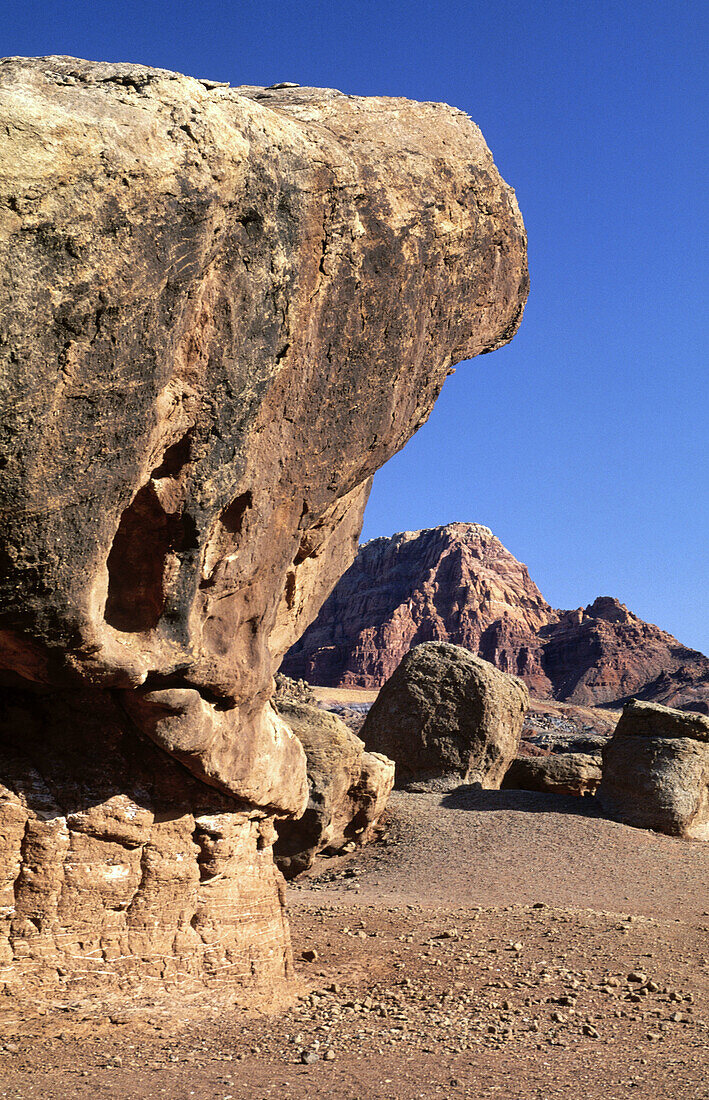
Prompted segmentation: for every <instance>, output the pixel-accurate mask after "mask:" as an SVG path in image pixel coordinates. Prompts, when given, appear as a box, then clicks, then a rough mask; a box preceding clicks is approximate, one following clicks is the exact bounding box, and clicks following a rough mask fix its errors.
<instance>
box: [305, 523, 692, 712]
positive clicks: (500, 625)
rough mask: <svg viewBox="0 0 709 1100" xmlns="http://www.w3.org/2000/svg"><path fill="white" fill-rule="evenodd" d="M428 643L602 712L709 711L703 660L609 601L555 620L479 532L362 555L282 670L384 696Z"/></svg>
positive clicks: (542, 693)
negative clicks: (412, 654)
mask: <svg viewBox="0 0 709 1100" xmlns="http://www.w3.org/2000/svg"><path fill="white" fill-rule="evenodd" d="M426 641H444V642H451V643H453V644H455V645H460V646H464V647H465V648H466V649H469V650H471V652H473V653H477V654H478V656H480V657H482V658H483V659H484V660H486V661H490V662H491V663H492V664H494V665H495V666H496V667H497V668H499V669H501V670H502V671H503V672H509V673H510V674H512V675H515V676H521V677H522V679H523V680H524V681H525V683H526V684H527V686H528V687H529V689H530V691H531V692H532V694H533V695H536V696H537V697H539V698H554V699H560V700H565V701H568V702H571V703H576V704H579V705H581V706H598V705H603V704H605V703H609V702H615V703H618V702H622V701H625V700H627V698H628V697H630V696H635V695H638V696H641V697H642V698H645V699H648V700H653V701H655V702H660V703H666V704H668V705H672V706H676V707H680V708H682V709H690V710H701V711H704V712H705V713H709V660H708V659H707V658H706V657H705V656H703V654H701V653H698V652H697V651H696V650H692V649H688V648H687V647H686V646H683V645H681V644H680V643H679V642H678V641H677V639H676V638H673V637H672V635H670V634H667V633H666V632H665V631H664V630H660V629H659V628H658V627H656V626H654V625H653V624H652V623H646V622H643V620H642V619H639V618H638V617H637V616H636V615H633V613H632V612H631V611H629V610H628V608H627V607H625V605H624V604H621V603H620V602H619V601H618V600H616V599H613V598H612V597H609V596H602V597H599V598H598V599H597V600H595V601H594V602H593V603H592V604H589V605H588V607H585V608H577V609H576V610H573V611H558V610H555V609H554V608H552V607H551V606H550V605H549V604H548V603H547V601H546V600H545V599H544V597H543V596H542V594H541V592H540V591H539V589H538V588H537V586H536V585H535V584H534V582H533V581H532V579H531V578H530V576H529V572H528V570H527V567H526V565H523V564H522V563H521V562H519V561H517V559H516V558H515V557H514V556H513V555H512V554H511V553H510V552H509V550H506V549H505V547H504V546H503V545H502V543H501V542H500V540H499V539H498V538H496V537H495V535H493V533H492V532H491V531H490V530H489V529H488V528H487V527H483V526H481V525H480V524H477V523H450V524H448V525H446V526H444V527H434V528H430V529H429V530H425V531H404V532H403V533H401V534H398V535H393V536H392V537H391V538H378V539H372V540H371V541H370V542H368V543H366V544H365V545H364V546H362V547H361V548H360V551H359V553H358V555H357V558H356V559H355V562H354V563H353V565H352V566H351V567H350V569H349V570H348V571H347V573H345V575H344V576H343V577H342V579H341V580H340V581H339V583H338V584H337V586H336V587H335V589H334V591H333V592H332V594H331V596H330V597H329V598H328V600H327V601H326V602H325V604H324V605H323V608H322V610H321V612H320V614H319V615H318V617H317V619H316V620H315V622H314V623H313V624H312V625H311V626H310V627H309V628H308V630H307V631H306V632H305V634H304V635H303V637H302V638H301V639H300V641H298V642H297V643H296V644H295V646H293V648H292V649H291V651H290V652H289V653H288V655H287V656H286V659H285V661H284V664H283V669H284V671H285V672H287V673H288V674H289V675H294V676H304V677H305V678H306V679H307V680H310V681H311V682H312V683H314V684H324V685H329V686H332V687H335V686H340V685H342V686H358V687H378V686H380V685H381V684H382V683H384V681H385V680H386V679H387V677H388V676H390V675H391V674H392V672H393V671H394V669H395V668H396V666H397V665H398V663H399V661H400V660H401V658H402V657H403V656H404V654H405V653H406V652H408V650H409V649H411V647H412V646H414V645H417V644H419V643H421V642H426Z"/></svg>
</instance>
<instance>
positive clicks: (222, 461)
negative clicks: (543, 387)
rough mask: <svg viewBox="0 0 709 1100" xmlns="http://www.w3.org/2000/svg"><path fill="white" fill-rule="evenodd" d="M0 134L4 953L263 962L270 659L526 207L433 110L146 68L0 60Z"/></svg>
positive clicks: (406, 429)
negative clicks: (227, 84)
mask: <svg viewBox="0 0 709 1100" xmlns="http://www.w3.org/2000/svg"><path fill="white" fill-rule="evenodd" d="M0 131H1V132H2V133H3V157H2V162H1V163H0V257H1V260H2V262H1V263H0V302H1V303H2V308H1V309H0V379H1V384H2V391H1V392H2V401H3V408H2V417H1V419H0V458H1V460H2V468H1V470H0V479H1V480H0V494H1V496H0V609H1V610H0V667H1V668H3V669H5V670H6V673H5V677H6V678H5V681H4V683H5V688H4V704H3V708H4V710H3V712H4V722H3V729H2V744H3V746H4V751H5V753H6V756H5V763H4V765H3V780H4V783H5V787H6V790H7V794H6V796H5V800H4V801H3V803H2V808H1V809H0V815H2V819H1V821H0V826H2V827H1V828H0V832H1V833H2V835H3V837H4V839H3V845H4V847H5V849H6V851H5V856H4V857H3V858H5V860H6V879H5V881H6V884H7V890H8V891H9V894H8V898H7V899H6V900H7V905H6V907H5V908H4V910H3V911H2V919H3V921H4V922H5V923H4V926H3V932H2V936H3V937H4V940H3V941H2V942H4V944H5V948H4V950H5V955H4V963H5V964H6V965H7V966H8V967H11V968H12V967H16V966H18V965H21V966H22V967H23V968H27V967H29V966H30V963H29V962H28V960H31V961H32V966H33V967H34V968H35V969H34V971H33V972H35V971H36V973H38V974H41V973H43V974H45V976H46V974H48V973H49V972H50V971H51V972H52V973H53V974H54V975H55V976H56V975H57V974H58V973H59V970H60V969H61V970H63V971H64V972H69V971H72V970H77V969H79V970H83V969H86V968H85V966H84V963H85V961H86V959H89V958H90V959H91V960H94V959H95V958H96V957H98V956H97V951H100V953H101V955H102V957H103V958H104V965H103V970H104V971H105V972H106V973H108V974H119V973H124V972H125V971H127V970H131V968H134V969H137V970H138V971H141V970H143V969H144V968H145V967H146V966H147V965H149V964H148V962H147V961H146V960H148V959H150V958H153V957H160V959H162V960H163V962H161V963H160V966H162V967H163V968H164V970H163V971H161V972H164V973H165V974H167V972H168V971H169V970H170V967H171V966H173V965H174V966H176V967H177V968H178V969H179V968H180V967H182V966H183V964H184V966H185V967H188V968H192V969H194V970H195V971H200V970H203V971H204V972H205V973H206V972H207V970H208V966H207V954H206V951H207V948H206V947H204V944H205V942H206V941H205V939H204V937H203V936H202V933H201V929H203V928H204V927H205V926H206V925H209V928H210V930H211V931H210V934H209V937H208V940H209V952H210V957H212V956H213V957H214V958H216V959H220V958H222V957H224V958H225V959H227V960H228V961H229V960H231V961H229V966H232V964H233V971H234V973H235V974H238V975H239V976H245V975H247V974H251V975H253V976H254V977H262V978H270V977H272V976H274V975H276V974H278V973H284V970H285V961H284V960H286V959H287V955H288V947H287V936H286V932H285V926H284V922H283V919H282V912H281V907H280V903H279V900H278V883H277V880H276V877H275V874H274V872H273V871H272V870H270V869H269V868H270V867H271V864H270V862H269V861H270V858H271V857H270V839H269V838H270V836H271V832H270V831H269V830H270V824H269V823H270V822H272V820H273V818H274V817H277V816H281V817H283V816H288V815H294V814H298V813H300V812H301V811H302V810H303V808H304V806H305V802H306V799H307V784H306V769H305V755H304V753H303V750H302V748H301V746H300V744H299V742H298V740H297V739H296V738H295V737H294V736H293V735H292V733H291V731H290V730H289V729H288V727H287V725H286V724H285V723H284V722H283V720H282V719H280V718H278V716H277V715H276V713H275V711H274V710H273V709H272V707H271V705H270V702H269V699H270V696H271V693H272V687H273V672H274V670H275V669H276V668H277V667H278V665H279V662H280V660H281V658H282V656H283V654H284V653H285V652H286V650H287V649H288V648H289V646H291V645H292V644H293V642H294V641H295V640H296V639H297V638H298V637H299V636H300V634H301V633H302V632H303V630H304V629H305V628H306V626H307V625H308V623H309V622H311V621H312V619H313V618H314V616H315V615H316V613H317V611H318V608H319V606H320V604H321V603H322V601H323V600H324V598H325V597H326V596H327V594H328V592H329V591H330V589H331V588H332V586H333V584H334V583H335V581H336V580H337V578H338V577H339V576H340V574H341V573H342V572H343V571H344V569H346V568H347V567H348V566H349V564H350V563H351V561H352V560H353V557H354V554H355V551H356V546H357V539H358V536H359V530H360V526H361V518H362V512H363V508H364V504H365V502H366V499H367V494H368V490H369V485H370V480H371V476H372V474H373V473H374V471H375V470H376V469H377V468H378V467H379V466H380V465H381V464H382V463H383V462H384V461H386V459H387V458H389V457H390V456H391V455H392V454H394V452H395V451H397V450H398V449H399V448H400V447H402V446H403V445H404V443H405V442H406V440H407V439H408V438H409V437H410V436H411V434H412V433H413V432H414V431H415V430H416V428H418V427H419V426H420V425H421V424H422V423H423V422H424V421H425V419H426V417H427V416H428V414H429V412H430V410H431V407H432V405H433V402H434V401H435V399H436V396H437V395H438V393H439V391H440V389H441V386H442V385H443V382H444V379H445V377H446V374H447V372H448V370H449V368H450V366H451V365H452V364H453V363H455V362H457V361H458V360H461V359H464V358H468V357H471V356H474V355H477V354H479V353H483V352H488V351H492V350H493V349H494V348H496V347H498V346H500V345H501V344H503V343H505V342H506V341H507V340H509V339H510V338H511V337H512V335H513V334H514V332H515V330H516V328H517V325H518V324H519V320H520V317H521V313H522V309H523V305H524V300H525V297H526V292H527V273H526V254H525V235H524V229H523V226H522V221H521V218H520V215H519V211H518V209H517V205H516V202H515V199H514V195H513V193H512V192H511V191H510V189H509V188H508V187H507V186H506V185H505V184H504V182H503V181H502V180H501V179H500V177H499V175H498V173H497V171H496V169H495V167H494V164H493V161H492V158H491V156H490V153H489V151H488V149H487V147H486V145H485V143H484V141H483V139H482V137H481V135H480V132H479V130H478V129H477V127H476V126H475V125H474V124H473V123H472V122H470V120H469V119H468V118H467V117H466V116H465V115H464V114H462V112H460V111H457V110H454V109H452V108H450V107H447V106H444V105H436V104H416V103H411V102H408V101H406V100H401V99H362V98H359V97H356V96H347V95H343V94H341V93H339V92H336V91H323V90H317V89H300V88H296V89H292V88H290V89H275V90H264V89H260V88H223V87H215V86H214V85H213V84H212V83H211V82H201V81H198V80H193V79H191V78H188V77H184V76H180V75H178V74H175V73H170V72H165V71H163V70H157V69H150V68H145V67H142V66H137V65H127V64H125V65H124V64H107V63H100V64H94V63H90V62H86V61H78V60H75V59H72V58H56V57H51V58H40V59H22V58H10V59H6V60H5V61H3V62H2V63H0ZM29 729H31V731H32V733H31V737H29V736H28V735H27V734H26V731H27V730H29ZM163 771H164V774H163ZM40 788H41V791H42V792H43V793H41V795H38V794H36V793H35V792H36V790H40ZM45 788H46V791H45ZM47 792H48V793H47ZM116 807H118V808H117V809H116ZM77 815H78V816H77ZM205 815H206V817H205ZM215 815H216V816H215ZM212 818H213V819H214V822H215V823H214V824H213V825H209V824H205V825H204V827H202V826H201V825H199V821H198V819H199V820H202V819H204V820H207V819H210V820H211V819H212ZM119 819H120V820H119ZM127 821H129V824H127V823H126V822H127ZM87 822H88V824H87ZM116 822H118V823H116ZM119 834H120V835H119ZM126 836H127V837H128V839H127V840H125V837H126ZM23 838H24V839H23ZM28 838H30V839H28ZM121 838H124V839H121ZM166 838H167V839H166ZM165 852H168V855H164V853H165ZM140 853H143V855H141V854H140ZM156 853H157V854H156ZM161 853H162V854H161ZM178 856H179V858H178ZM220 861H222V862H224V866H222V862H220ZM177 864H179V865H180V868H181V872H180V874H181V876H182V877H180V875H177V878H176V877H175V875H176V872H175V868H176V866H177ZM200 867H203V868H206V869H207V871H208V874H207V879H210V880H212V882H213V883H214V885H213V886H212V885H211V884H210V885H209V886H207V885H204V884H203V885H202V886H200ZM141 868H142V869H141ZM161 868H162V869H161ZM151 876H152V877H151ZM215 876H221V877H216V878H215ZM178 880H179V882H180V883H182V885H181V886H180V887H179V889H178V887H177V885H175V883H176V882H177V881H178ZM156 881H157V882H159V883H161V884H162V885H161V886H160V888H159V889H158V888H157V887H156V886H155V882H156ZM206 881H207V880H206V879H205V880H204V882H206ZM13 884H14V886H13ZM126 884H130V885H129V886H128V885H126ZM178 895H179V896H178ZM112 899H113V900H115V905H113V902H112ZM247 914H251V917H247ZM259 914H261V916H259ZM141 922H142V923H141ZM195 922H196V923H195ZM136 929H138V930H139V931H140V936H142V939H140V942H138V941H136V939H135V936H136V935H137V932H136ZM183 933H184V936H183ZM106 937H108V939H107V940H106V943H107V944H108V946H107V947H104V946H103V939H104V938H106ZM109 941H110V943H109ZM201 945H202V946H201ZM250 945H254V946H253V952H252V947H251V946H250ZM261 947H263V950H261ZM116 952H118V954H116ZM59 957H64V961H63V963H62V964H61V967H60V968H58V967H57V960H58V958H59ZM19 960H22V962H21V963H20V962H19ZM170 960H172V962H171V961H170ZM150 965H152V964H150ZM156 965H157V964H156ZM91 966H93V961H92V962H91ZM225 966H226V963H225ZM221 972H222V973H229V972H230V971H229V967H227V968H226V969H224V970H222V971H221Z"/></svg>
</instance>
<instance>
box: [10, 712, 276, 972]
mask: <svg viewBox="0 0 709 1100" xmlns="http://www.w3.org/2000/svg"><path fill="white" fill-rule="evenodd" d="M99 738H100V739H101V742H102V745H103V747H104V750H105V751H104V753H102V755H101V756H99V757H97V755H96V751H95V749H96V743H97V740H98V739H99ZM0 774H1V775H2V782H1V783H0V839H1V841H2V843H1V844H0V898H1V900H0V905H1V906H2V908H1V909H0V989H4V991H5V992H12V991H13V989H15V988H17V989H20V988H22V989H23V990H24V991H25V992H26V991H27V989H28V988H30V987H31V986H32V985H35V984H36V985H38V986H45V985H47V983H56V984H57V985H58V986H60V987H61V986H64V987H66V988H76V987H77V985H80V986H82V987H87V986H88V987H91V986H92V985H93V984H96V983H99V984H105V982H106V980H107V979H108V980H110V981H111V982H113V983H114V984H117V985H118V986H119V987H126V988H130V987H131V986H132V985H134V984H135V983H136V982H137V981H139V980H140V981H141V982H142V981H144V980H145V979H146V978H153V979H157V980H158V984H160V985H167V986H174V985H180V984H181V983H184V982H188V983H189V982H190V981H192V980H194V979H198V980H199V982H201V983H206V984H207V985H208V986H209V985H213V984H217V985H218V984H223V983H225V982H235V981H238V982H239V983H240V984H243V983H253V982H254V981H256V980H258V981H259V982H262V983H270V982H273V981H274V980H277V979H278V978H284V977H287V976H288V975H289V974H290V968H291V954H290V940H289V935H288V926H287V923H286V920H285V911H284V894H283V890H284V883H283V879H282V876H281V874H280V872H279V871H278V870H277V869H276V867H275V865H274V863H273V856H272V849H271V843H272V840H273V838H274V835H275V834H274V831H273V825H272V819H271V818H267V817H265V816H264V814H263V813H262V812H258V811H254V810H253V807H252V808H251V809H249V808H248V807H245V806H243V805H242V806H240V805H239V804H238V803H237V802H235V800H234V799H230V798H228V797H227V796H225V795H223V794H220V792H218V791H216V790H213V789H210V788H209V787H208V786H206V785H205V784H203V783H200V782H198V781H197V780H196V779H194V778H193V777H192V776H191V775H190V774H189V773H188V772H187V771H186V770H185V769H184V768H183V767H182V766H181V765H180V764H178V763H176V762H175V761H174V760H172V759H170V757H169V756H167V755H166V754H165V753H163V752H162V751H161V750H160V749H158V748H157V747H155V746H153V745H151V744H150V743H149V742H146V741H145V740H144V739H143V738H142V737H141V736H140V735H139V734H137V733H136V732H134V731H133V730H132V729H131V727H130V722H129V720H128V719H127V717H126V714H125V712H124V711H123V709H122V707H121V705H120V703H119V702H118V701H117V700H116V699H115V698H112V697H111V696H109V695H108V694H106V693H98V692H91V691H81V692H76V693H75V694H73V695H68V694H62V695H61V696H59V695H57V694H55V693H47V694H44V695H38V694H36V693H27V692H22V691H12V692H10V691H6V692H5V693H4V697H3V707H2V729H1V733H0Z"/></svg>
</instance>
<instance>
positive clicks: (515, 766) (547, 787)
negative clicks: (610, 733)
mask: <svg viewBox="0 0 709 1100" xmlns="http://www.w3.org/2000/svg"><path fill="white" fill-rule="evenodd" d="M600 782H601V757H600V756H592V755H590V754H589V753H585V752H560V753H550V754H549V755H548V756H517V757H515V759H514V760H513V761H512V763H511V764H510V766H509V768H508V769H507V772H506V773H505V778H504V779H503V780H502V787H503V789H508V790H516V791H545V792H549V793H550V794H572V795H590V794H595V792H596V789H597V787H598V784H599V783H600Z"/></svg>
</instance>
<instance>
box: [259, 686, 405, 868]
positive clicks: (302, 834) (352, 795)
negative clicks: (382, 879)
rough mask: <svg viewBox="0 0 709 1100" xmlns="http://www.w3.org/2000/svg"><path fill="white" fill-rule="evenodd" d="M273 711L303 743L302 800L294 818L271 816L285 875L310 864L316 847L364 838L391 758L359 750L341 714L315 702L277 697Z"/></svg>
mask: <svg viewBox="0 0 709 1100" xmlns="http://www.w3.org/2000/svg"><path fill="white" fill-rule="evenodd" d="M278 712H279V714H280V715H281V717H282V718H283V719H284V720H285V721H286V722H287V723H288V726H289V727H290V728H291V729H292V730H293V732H294V733H295V735H296V737H297V738H298V740H299V741H300V743H301V745H302V746H303V748H304V749H305V756H306V759H307V762H308V791H309V797H308V805H307V808H306V810H305V813H304V814H303V815H302V816H301V817H299V818H298V819H297V820H294V819H292V818H291V819H287V820H284V821H278V822H276V831H277V833H278V841H277V843H276V845H275V846H274V850H273V852H274V856H275V859H276V863H277V865H278V867H279V868H280V870H281V871H282V872H283V874H284V875H285V877H286V878H294V877H295V875H297V874H300V872H301V871H306V870H307V869H308V867H310V866H311V865H312V863H313V860H314V859H315V856H316V855H317V854H318V852H321V851H323V850H324V849H326V848H328V849H339V848H342V847H343V845H346V844H349V843H352V844H353V845H355V846H360V845H362V844H365V843H366V842H367V841H368V840H369V839H370V838H371V835H372V832H373V829H374V827H375V825H376V824H377V822H378V820H379V818H380V817H381V815H382V813H383V811H384V808H385V806H386V802H387V799H388V797H389V794H390V793H391V789H392V787H393V786H394V764H393V762H392V761H391V760H388V759H387V758H386V756H382V755H381V754H379V753H375V752H365V751H364V742H363V741H360V739H359V737H356V736H355V734H354V733H352V732H351V731H350V730H349V729H348V728H347V726H346V725H345V723H344V722H343V721H341V719H339V718H337V717H336V716H335V715H334V714H328V712H327V711H324V710H321V709H320V708H319V707H313V706H309V705H308V704H306V703H299V702H295V701H293V702H281V701H279V703H278Z"/></svg>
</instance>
